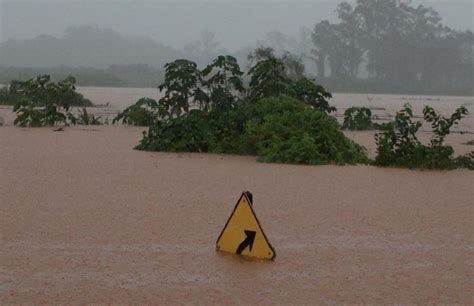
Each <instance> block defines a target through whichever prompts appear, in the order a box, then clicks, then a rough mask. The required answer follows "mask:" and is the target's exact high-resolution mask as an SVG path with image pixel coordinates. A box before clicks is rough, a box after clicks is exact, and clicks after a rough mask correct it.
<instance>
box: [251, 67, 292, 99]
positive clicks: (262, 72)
mask: <svg viewBox="0 0 474 306" xmlns="http://www.w3.org/2000/svg"><path fill="white" fill-rule="evenodd" d="M249 75H251V79H250V84H249V96H250V99H251V100H253V101H257V100H258V99H260V98H265V97H272V96H278V95H281V94H285V93H286V92H287V91H288V86H289V79H288V77H287V75H286V71H285V65H284V64H283V61H282V60H280V59H278V58H269V59H266V60H262V61H259V62H257V63H256V64H255V66H253V67H252V68H251V69H250V70H249Z"/></svg>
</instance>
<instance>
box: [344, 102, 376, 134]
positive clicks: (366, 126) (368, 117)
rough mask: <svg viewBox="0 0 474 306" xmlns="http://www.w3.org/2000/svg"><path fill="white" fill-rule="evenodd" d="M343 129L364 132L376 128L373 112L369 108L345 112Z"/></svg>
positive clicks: (352, 109) (353, 108) (354, 108)
mask: <svg viewBox="0 0 474 306" xmlns="http://www.w3.org/2000/svg"><path fill="white" fill-rule="evenodd" d="M342 128H343V129H347V130H351V131H363V130H370V129H373V128H374V124H373V123H372V112H371V111H370V109H368V108H367V107H355V106H354V107H350V108H348V109H346V111H345V112H344V123H343V124H342Z"/></svg>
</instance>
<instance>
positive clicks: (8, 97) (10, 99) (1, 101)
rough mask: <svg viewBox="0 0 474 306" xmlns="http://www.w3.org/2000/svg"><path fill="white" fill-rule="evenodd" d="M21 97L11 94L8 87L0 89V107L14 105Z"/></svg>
mask: <svg viewBox="0 0 474 306" xmlns="http://www.w3.org/2000/svg"><path fill="white" fill-rule="evenodd" d="M21 99H22V97H21V96H20V95H18V94H14V93H11V92H10V90H9V89H8V87H3V88H0V105H15V103H17V102H18V101H19V100H21Z"/></svg>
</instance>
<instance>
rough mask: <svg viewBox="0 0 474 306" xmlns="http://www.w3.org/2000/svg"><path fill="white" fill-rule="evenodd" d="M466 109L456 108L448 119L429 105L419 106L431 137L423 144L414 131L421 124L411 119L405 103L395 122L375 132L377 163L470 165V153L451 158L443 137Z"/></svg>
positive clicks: (432, 166) (436, 166)
mask: <svg viewBox="0 0 474 306" xmlns="http://www.w3.org/2000/svg"><path fill="white" fill-rule="evenodd" d="M467 113H468V112H467V109H466V108H465V107H464V106H462V107H460V108H458V109H457V110H456V111H455V112H454V113H453V114H452V115H451V117H449V118H446V117H443V116H441V115H440V114H438V113H436V112H435V111H434V110H433V108H431V107H428V106H427V107H425V108H424V109H423V114H424V119H425V120H426V121H427V122H429V123H431V126H432V131H433V134H434V135H433V137H432V138H431V140H430V144H429V145H423V144H422V143H421V142H420V141H419V140H418V138H417V137H416V133H417V132H418V130H419V128H420V127H421V125H422V123H421V122H420V121H416V122H414V121H412V117H413V111H412V108H411V106H410V105H409V104H406V105H405V106H404V108H403V109H402V110H401V111H399V112H398V113H397V114H396V116H395V121H393V122H390V123H388V124H386V125H385V126H384V128H383V130H382V132H381V133H380V134H377V135H376V143H377V153H378V155H377V157H376V159H375V164H376V165H379V166H397V167H408V168H425V169H454V168H459V167H463V168H469V169H473V168H474V154H473V153H471V154H468V155H465V156H460V157H454V150H453V148H452V147H451V146H449V145H444V139H445V137H446V135H448V134H449V132H450V129H451V127H452V126H453V125H456V124H458V123H459V121H460V120H461V119H462V118H463V116H465V115H466V114H467Z"/></svg>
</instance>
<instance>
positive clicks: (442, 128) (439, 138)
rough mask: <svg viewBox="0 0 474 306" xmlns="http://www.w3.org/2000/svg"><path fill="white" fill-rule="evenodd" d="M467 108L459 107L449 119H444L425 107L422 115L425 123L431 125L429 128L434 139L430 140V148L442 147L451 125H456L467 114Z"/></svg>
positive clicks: (430, 108)
mask: <svg viewBox="0 0 474 306" xmlns="http://www.w3.org/2000/svg"><path fill="white" fill-rule="evenodd" d="M468 113H469V112H468V111H467V108H466V107H465V106H461V107H459V108H458V109H456V111H455V112H454V113H453V114H452V115H451V117H450V118H445V117H443V116H441V115H440V114H439V113H437V112H436V111H435V110H434V109H433V108H432V107H429V106H425V108H424V109H423V115H424V119H425V121H426V122H429V123H431V128H432V130H433V133H434V134H435V135H434V137H433V138H432V139H431V146H432V147H438V146H442V145H443V142H444V139H445V137H446V135H448V134H449V131H450V129H451V127H453V125H457V124H458V123H459V121H460V120H461V119H462V118H463V117H464V116H466V115H467V114H468Z"/></svg>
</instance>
